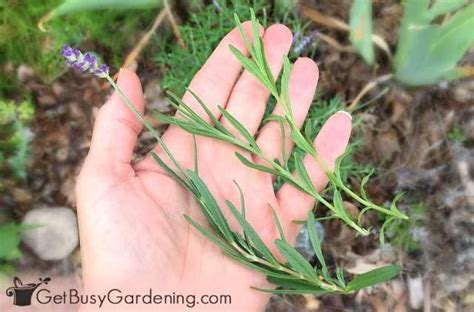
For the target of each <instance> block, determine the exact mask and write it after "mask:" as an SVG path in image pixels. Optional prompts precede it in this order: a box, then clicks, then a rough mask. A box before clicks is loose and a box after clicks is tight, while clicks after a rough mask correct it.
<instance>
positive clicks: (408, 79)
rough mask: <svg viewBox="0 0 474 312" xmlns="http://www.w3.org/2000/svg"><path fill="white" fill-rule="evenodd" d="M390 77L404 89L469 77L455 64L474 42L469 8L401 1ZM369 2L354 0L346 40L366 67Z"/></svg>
mask: <svg viewBox="0 0 474 312" xmlns="http://www.w3.org/2000/svg"><path fill="white" fill-rule="evenodd" d="M402 5H403V8H404V13H403V17H402V21H401V26H400V31H399V38H398V44H397V51H396V54H395V58H394V61H393V68H394V77H395V79H397V80H398V81H400V82H402V83H404V84H406V85H410V86H421V85H429V84H433V83H436V82H439V81H441V80H451V79H456V78H462V77H466V76H473V75H474V68H473V67H472V66H461V67H457V63H458V62H459V61H460V60H461V59H462V57H463V56H464V55H465V53H466V52H467V51H468V49H469V48H470V47H472V45H473V44H474V31H472V30H473V29H474V4H472V3H470V2H469V1H468V0H435V1H432V0H405V1H403V2H402ZM371 11H372V7H371V1H370V0H355V1H354V3H353V6H352V9H351V16H350V26H351V29H350V34H351V36H350V38H351V42H352V43H353V45H354V46H355V47H356V49H357V51H358V52H359V53H360V54H361V55H362V56H363V58H364V59H365V60H366V62H367V63H368V64H372V63H373V54H374V51H373V50H374V48H373V45H372V40H373V39H372V33H371V27H370V24H371V21H370V16H371Z"/></svg>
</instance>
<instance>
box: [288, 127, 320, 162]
mask: <svg viewBox="0 0 474 312" xmlns="http://www.w3.org/2000/svg"><path fill="white" fill-rule="evenodd" d="M290 135H291V139H292V140H293V143H295V145H296V146H298V147H299V148H301V149H302V150H303V151H305V152H306V153H308V154H310V155H313V156H315V151H314V148H313V146H312V145H311V144H310V143H309V142H308V141H307V140H306V139H305V138H304V137H303V135H302V134H301V133H300V132H299V131H298V129H294V128H292V129H291V132H290Z"/></svg>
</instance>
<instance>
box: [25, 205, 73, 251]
mask: <svg viewBox="0 0 474 312" xmlns="http://www.w3.org/2000/svg"><path fill="white" fill-rule="evenodd" d="M22 224H24V225H26V224H29V225H38V227H37V228H34V229H31V230H26V231H24V232H23V234H22V238H23V242H24V243H25V244H26V245H27V246H28V247H30V248H31V249H32V250H33V251H34V252H35V254H36V255H37V256H38V257H39V258H40V259H42V260H61V259H64V258H66V257H67V256H68V255H69V254H71V252H73V251H74V249H76V247H77V246H78V243H79V237H78V229H77V219H76V215H75V213H74V212H73V211H72V210H71V209H69V208H66V207H54V208H52V207H41V208H35V209H33V210H30V211H29V212H28V213H27V214H26V215H25V217H24V218H23V221H22Z"/></svg>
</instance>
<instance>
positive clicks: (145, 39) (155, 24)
mask: <svg viewBox="0 0 474 312" xmlns="http://www.w3.org/2000/svg"><path fill="white" fill-rule="evenodd" d="M165 16H166V10H165V9H163V10H161V11H160V13H159V14H158V15H157V17H156V19H155V21H154V22H153V25H152V26H151V28H150V30H148V31H147V32H146V33H145V35H143V37H141V39H140V41H139V42H138V44H137V45H136V46H135V47H134V48H133V50H132V51H131V52H130V53H129V54H128V55H127V57H126V58H125V61H124V62H123V64H122V66H121V67H124V68H126V67H130V66H131V65H132V64H133V62H135V60H136V59H137V57H138V56H139V55H140V53H141V51H142V50H143V48H144V47H145V46H146V45H147V43H148V41H150V38H151V36H152V35H153V33H154V32H155V31H156V29H157V28H158V26H160V25H161V23H162V22H163V20H164V18H165ZM116 76H117V74H115V76H114V78H117V77H116Z"/></svg>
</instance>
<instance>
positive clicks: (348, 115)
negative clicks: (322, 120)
mask: <svg viewBox="0 0 474 312" xmlns="http://www.w3.org/2000/svg"><path fill="white" fill-rule="evenodd" d="M336 113H343V114H345V115H346V116H347V117H349V118H350V119H351V120H352V115H351V114H349V113H348V112H346V111H343V110H340V111H337V112H336Z"/></svg>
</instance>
